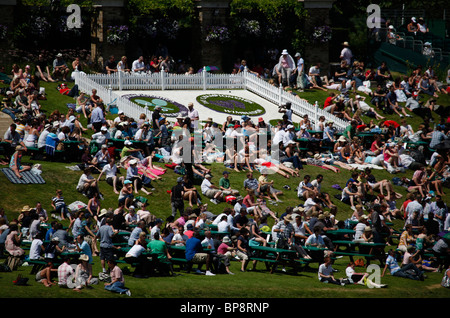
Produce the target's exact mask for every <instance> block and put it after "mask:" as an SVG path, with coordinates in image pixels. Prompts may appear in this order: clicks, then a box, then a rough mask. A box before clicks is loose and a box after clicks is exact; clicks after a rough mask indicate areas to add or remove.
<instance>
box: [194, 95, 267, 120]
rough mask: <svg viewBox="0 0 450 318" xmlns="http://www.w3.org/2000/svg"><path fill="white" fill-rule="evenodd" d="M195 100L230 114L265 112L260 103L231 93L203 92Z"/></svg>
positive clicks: (260, 113) (258, 114) (257, 114)
mask: <svg viewBox="0 0 450 318" xmlns="http://www.w3.org/2000/svg"><path fill="white" fill-rule="evenodd" d="M197 102H199V103H200V104H201V105H203V106H205V107H207V108H209V109H212V110H214V111H217V112H220V113H226V114H230V115H248V116H260V115H262V114H264V113H265V112H266V110H265V109H264V108H263V107H262V106H261V105H259V104H257V103H255V102H253V101H251V100H248V99H245V98H242V97H238V96H233V95H225V94H205V95H200V96H198V97H197Z"/></svg>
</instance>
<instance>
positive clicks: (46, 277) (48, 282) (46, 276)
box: [35, 262, 58, 287]
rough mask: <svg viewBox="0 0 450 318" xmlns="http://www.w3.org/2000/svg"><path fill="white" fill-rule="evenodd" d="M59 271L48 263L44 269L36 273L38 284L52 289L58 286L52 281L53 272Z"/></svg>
mask: <svg viewBox="0 0 450 318" xmlns="http://www.w3.org/2000/svg"><path fill="white" fill-rule="evenodd" d="M57 271H58V269H56V268H53V263H52V262H48V263H47V265H46V266H45V268H44V269H42V270H40V271H39V272H37V273H36V276H35V279H36V281H37V282H38V283H41V284H44V286H45V287H52V286H53V285H56V283H55V282H53V280H52V277H51V276H52V272H57Z"/></svg>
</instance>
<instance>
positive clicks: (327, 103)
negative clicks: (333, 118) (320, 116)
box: [323, 96, 333, 108]
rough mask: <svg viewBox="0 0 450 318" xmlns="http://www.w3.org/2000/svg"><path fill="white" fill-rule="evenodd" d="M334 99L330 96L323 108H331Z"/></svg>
mask: <svg viewBox="0 0 450 318" xmlns="http://www.w3.org/2000/svg"><path fill="white" fill-rule="evenodd" d="M332 98H333V97H331V96H328V97H327V99H325V102H324V104H323V108H325V107H328V106H330V105H332V104H333V103H332V102H331V100H332Z"/></svg>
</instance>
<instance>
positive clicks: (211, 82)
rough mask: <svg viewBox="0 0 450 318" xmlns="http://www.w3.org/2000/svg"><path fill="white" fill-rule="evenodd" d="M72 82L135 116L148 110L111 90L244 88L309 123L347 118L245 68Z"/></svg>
mask: <svg viewBox="0 0 450 318" xmlns="http://www.w3.org/2000/svg"><path fill="white" fill-rule="evenodd" d="M75 83H76V84H77V85H78V88H79V89H80V90H83V91H85V92H86V93H87V94H90V93H91V91H92V89H96V90H97V94H98V95H99V96H100V97H101V98H102V99H103V100H104V101H105V104H106V105H115V106H116V107H118V108H119V109H120V110H123V112H124V113H125V114H126V115H127V116H131V117H133V118H139V116H140V115H141V114H142V113H144V114H145V115H146V116H147V118H150V117H151V111H150V110H148V109H147V108H144V107H141V106H139V105H137V104H135V103H133V102H131V101H130V100H128V99H126V98H122V97H121V96H120V95H118V94H116V93H114V90H119V91H121V90H209V89H246V90H248V91H251V92H253V93H255V94H257V95H259V96H261V97H262V98H264V99H266V100H268V101H270V102H272V103H274V104H275V105H278V106H280V105H283V104H285V103H287V102H290V103H291V108H292V111H293V112H294V113H295V114H297V115H299V116H301V117H303V116H304V115H305V114H308V117H309V118H310V119H311V121H312V122H313V123H316V122H318V118H319V117H320V116H324V117H325V121H333V122H334V126H335V127H336V128H337V129H338V130H343V129H345V127H347V126H348V122H346V121H344V120H341V119H339V118H337V117H336V116H334V115H332V114H330V113H328V112H326V111H324V110H323V109H320V108H319V107H316V106H315V105H312V104H310V103H308V102H307V101H305V100H303V99H301V98H299V97H298V96H295V95H293V94H291V93H289V92H286V91H284V90H283V89H282V87H281V86H280V87H275V86H273V85H271V84H269V83H268V82H267V81H265V80H263V79H261V78H258V77H257V76H255V75H253V74H251V73H249V72H247V70H245V71H244V72H241V73H239V74H212V73H208V72H207V71H206V70H205V69H204V70H203V72H200V73H197V74H192V75H185V74H171V73H167V72H164V71H161V72H159V73H153V74H129V73H124V72H117V73H114V74H111V75H107V74H89V75H85V74H79V73H78V74H76V75H75Z"/></svg>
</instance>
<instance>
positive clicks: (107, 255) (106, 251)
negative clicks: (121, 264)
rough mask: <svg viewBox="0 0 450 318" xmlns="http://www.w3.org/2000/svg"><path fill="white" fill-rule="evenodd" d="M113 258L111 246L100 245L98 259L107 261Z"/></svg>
mask: <svg viewBox="0 0 450 318" xmlns="http://www.w3.org/2000/svg"><path fill="white" fill-rule="evenodd" d="M112 259H114V248H113V247H100V260H102V261H109V260H112Z"/></svg>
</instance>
